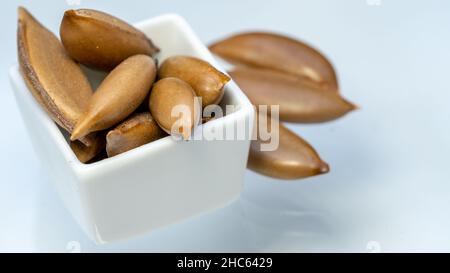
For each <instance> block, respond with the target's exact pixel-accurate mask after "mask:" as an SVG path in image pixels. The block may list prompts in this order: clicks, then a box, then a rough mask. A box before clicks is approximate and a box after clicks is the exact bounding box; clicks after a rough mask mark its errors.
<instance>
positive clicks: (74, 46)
mask: <svg viewBox="0 0 450 273" xmlns="http://www.w3.org/2000/svg"><path fill="white" fill-rule="evenodd" d="M60 36H61V40H62V43H63V44H64V47H65V48H66V49H67V51H68V53H69V54H70V56H72V58H74V59H75V60H77V61H78V62H80V63H82V64H85V65H87V66H90V67H93V68H97V69H102V70H111V69H113V68H114V67H116V66H117V65H118V64H120V63H121V62H122V61H123V60H125V59H126V58H128V57H130V56H133V55H136V54H145V55H150V56H151V55H153V54H155V53H157V52H158V51H159V49H158V48H157V47H156V46H155V45H154V44H153V42H152V41H151V40H150V39H149V38H147V36H145V34H144V33H142V32H141V31H139V30H138V29H136V28H135V27H133V26H131V25H129V24H128V23H126V22H124V21H122V20H120V19H119V18H116V17H114V16H112V15H109V14H106V13H104V12H101V11H96V10H91V9H79V10H67V11H66V12H65V13H64V17H63V19H62V22H61V27H60Z"/></svg>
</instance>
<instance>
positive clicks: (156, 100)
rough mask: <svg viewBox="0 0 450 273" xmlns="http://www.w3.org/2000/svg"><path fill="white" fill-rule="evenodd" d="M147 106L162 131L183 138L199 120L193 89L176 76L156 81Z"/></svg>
mask: <svg viewBox="0 0 450 273" xmlns="http://www.w3.org/2000/svg"><path fill="white" fill-rule="evenodd" d="M149 107H150V112H151V113H152V116H153V117H154V118H155V120H156V122H157V123H158V125H159V126H160V127H161V128H162V129H163V130H164V131H166V132H167V133H169V134H174V135H177V136H182V137H183V139H185V140H186V139H188V138H189V137H190V135H191V134H192V131H193V129H194V128H195V126H197V124H198V123H199V120H200V109H201V108H200V103H199V102H198V100H197V98H196V97H195V92H194V90H193V89H192V87H191V86H190V85H189V84H187V83H186V82H185V81H183V80H180V79H178V78H172V77H168V78H164V79H162V80H159V81H158V82H156V83H155V85H154V86H153V88H152V91H151V93H150V100H149ZM176 107H180V108H178V109H176ZM183 111H184V112H183ZM186 111H189V112H186Z"/></svg>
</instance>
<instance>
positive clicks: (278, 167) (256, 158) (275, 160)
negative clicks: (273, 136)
mask: <svg viewBox="0 0 450 273" xmlns="http://www.w3.org/2000/svg"><path fill="white" fill-rule="evenodd" d="M269 120H270V119H268V121H269ZM268 126H269V130H270V128H271V127H270V125H268ZM272 128H274V129H275V130H276V127H272ZM278 130H279V146H278V148H277V149H276V150H274V151H261V144H262V143H268V142H270V141H269V140H268V141H262V140H261V138H260V137H259V135H258V139H257V140H253V141H252V142H251V145H250V153H249V157H248V163H247V167H248V168H249V169H251V170H253V171H255V172H258V173H260V174H263V175H266V176H270V177H274V178H279V179H300V178H305V177H309V176H314V175H318V174H323V173H327V172H328V171H329V167H328V164H327V163H325V162H324V161H322V159H320V157H319V155H318V154H317V152H316V151H315V150H314V148H313V147H312V146H311V145H310V144H308V143H307V142H306V141H305V140H304V139H302V138H301V137H299V136H297V135H296V134H295V133H293V132H292V131H291V130H289V129H288V128H286V127H284V126H283V125H282V124H279V129H278Z"/></svg>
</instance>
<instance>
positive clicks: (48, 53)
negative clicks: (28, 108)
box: [17, 7, 92, 145]
mask: <svg viewBox="0 0 450 273" xmlns="http://www.w3.org/2000/svg"><path fill="white" fill-rule="evenodd" d="M18 11H19V22H18V30H17V46H18V58H19V63H20V70H21V73H22V75H23V77H24V79H25V82H26V84H27V86H28V88H29V90H30V91H31V93H32V94H33V96H34V97H35V99H36V100H37V101H38V102H39V103H40V104H41V106H42V107H43V108H44V109H45V110H46V111H47V113H48V114H49V115H50V117H51V118H52V119H53V120H54V121H55V122H56V123H57V124H58V125H59V126H61V127H62V128H63V129H65V130H66V131H67V132H69V133H71V132H72V130H73V128H74V126H75V123H76V122H77V120H78V119H79V117H80V116H81V114H82V113H83V112H84V111H85V109H86V107H87V104H88V101H89V99H90V97H91V96H92V89H91V86H90V85H89V82H88V80H87V78H86V76H85V75H84V74H83V72H82V71H81V69H80V67H79V66H78V64H76V63H75V62H74V61H73V60H72V59H71V58H70V57H69V56H68V55H67V53H66V52H65V50H64V48H63V46H62V44H61V42H60V41H59V40H58V38H56V36H55V35H53V33H51V32H50V31H49V30H48V29H46V28H45V27H44V26H42V25H41V24H40V23H39V22H38V21H37V20H36V19H35V18H34V17H33V16H32V15H31V14H30V13H29V12H28V11H27V10H26V9H24V8H22V7H20V8H19V10H18ZM83 142H84V143H85V144H86V145H90V144H91V143H92V138H86V139H83Z"/></svg>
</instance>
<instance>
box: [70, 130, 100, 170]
mask: <svg viewBox="0 0 450 273" xmlns="http://www.w3.org/2000/svg"><path fill="white" fill-rule="evenodd" d="M105 145H106V140H105V134H104V133H99V134H97V135H96V136H95V138H94V141H93V143H92V145H90V146H86V145H84V144H83V143H81V142H80V141H78V140H75V141H71V142H70V148H72V151H73V152H74V154H75V155H76V156H77V158H78V160H80V162H82V163H87V162H88V161H90V160H91V159H93V158H94V157H95V156H96V155H98V154H99V153H100V152H101V151H103V150H104V149H105Z"/></svg>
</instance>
